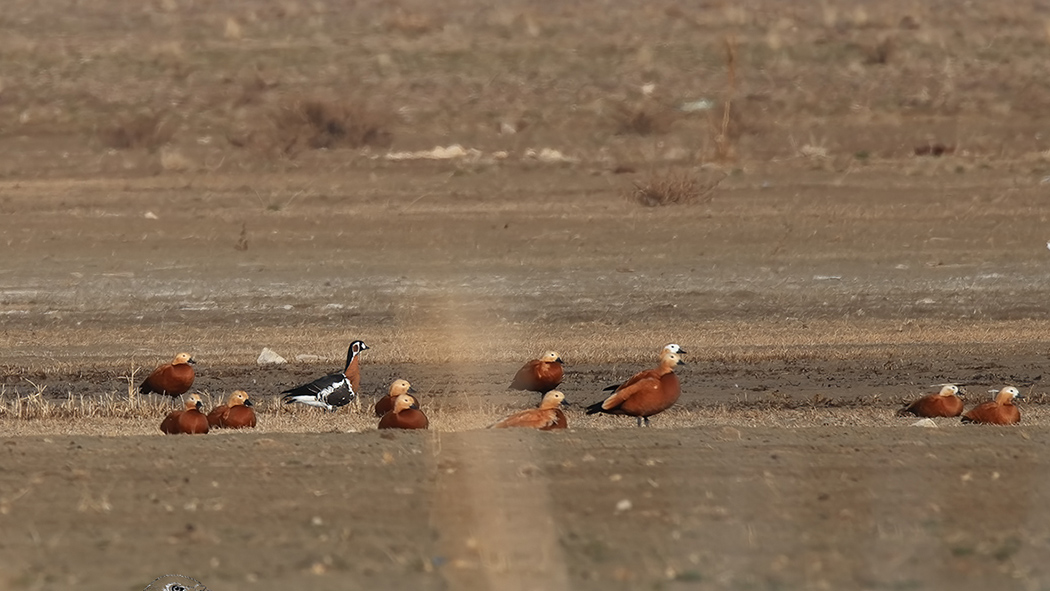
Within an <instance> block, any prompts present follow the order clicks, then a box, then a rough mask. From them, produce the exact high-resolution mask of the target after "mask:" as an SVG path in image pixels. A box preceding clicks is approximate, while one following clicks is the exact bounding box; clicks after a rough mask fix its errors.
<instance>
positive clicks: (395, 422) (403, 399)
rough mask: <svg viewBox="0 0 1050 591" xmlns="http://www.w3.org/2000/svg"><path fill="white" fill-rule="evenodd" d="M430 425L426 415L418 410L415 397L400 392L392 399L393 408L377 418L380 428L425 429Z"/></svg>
mask: <svg viewBox="0 0 1050 591" xmlns="http://www.w3.org/2000/svg"><path fill="white" fill-rule="evenodd" d="M429 425H430V421H429V420H427V415H425V414H423V411H421V410H419V405H418V404H417V403H416V399H415V398H412V397H411V396H409V395H408V394H402V395H400V396H398V397H397V400H394V408H393V410H391V411H390V412H388V413H386V414H385V415H383V418H381V419H379V428H380V429H426V428H427V426H429Z"/></svg>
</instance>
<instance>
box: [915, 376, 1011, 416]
mask: <svg viewBox="0 0 1050 591" xmlns="http://www.w3.org/2000/svg"><path fill="white" fill-rule="evenodd" d="M961 392H962V390H960V389H959V387H958V386H956V385H955V384H943V385H942V386H941V390H940V392H936V393H934V394H930V395H928V396H923V397H922V398H920V399H918V400H916V401H914V402H912V403H910V404H908V405H907V406H905V407H904V408H902V409H900V410H899V411H897V415H898V416H904V415H915V416H917V417H930V418H932V417H957V416H959V415H962V422H964V423H987V424H990V425H1016V424H1017V423H1020V422H1021V411H1020V410H1019V409H1018V408H1017V405H1015V404H1014V400H1016V399H1017V398H1019V397H1020V396H1021V393H1020V392H1019V391H1018V390H1017V388H1015V387H1013V386H1006V387H1005V388H1003V389H1001V390H998V391H996V390H990V392H992V393H994V394H995V399H994V400H989V401H987V402H982V403H980V404H978V405H977V406H975V407H973V408H971V409H970V410H969V412H967V413H966V414H963V407H964V406H965V403H963V400H962V398H960V397H959V394H960V393H961Z"/></svg>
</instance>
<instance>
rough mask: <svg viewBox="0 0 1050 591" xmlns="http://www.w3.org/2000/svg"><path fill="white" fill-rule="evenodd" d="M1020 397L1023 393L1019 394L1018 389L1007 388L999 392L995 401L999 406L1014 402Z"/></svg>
mask: <svg viewBox="0 0 1050 591" xmlns="http://www.w3.org/2000/svg"><path fill="white" fill-rule="evenodd" d="M1020 395H1021V392H1019V391H1018V390H1017V388H1014V387H1013V386H1007V387H1005V388H1003V389H1002V390H999V393H998V394H997V395H996V396H995V401H996V402H998V403H999V404H1006V403H1008V402H1013V401H1014V400H1015V399H1016V398H1017V397H1018V396H1020Z"/></svg>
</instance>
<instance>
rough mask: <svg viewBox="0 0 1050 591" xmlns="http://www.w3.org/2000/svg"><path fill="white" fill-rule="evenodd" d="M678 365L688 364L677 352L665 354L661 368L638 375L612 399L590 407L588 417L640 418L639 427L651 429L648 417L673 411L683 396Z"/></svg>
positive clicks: (661, 358) (626, 383)
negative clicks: (616, 416) (677, 374)
mask: <svg viewBox="0 0 1050 591" xmlns="http://www.w3.org/2000/svg"><path fill="white" fill-rule="evenodd" d="M677 365H685V362H684V361H682V358H681V357H679V356H678V354H677V353H671V352H664V354H663V355H662V356H661V357H660V366H659V367H657V368H656V369H650V370H646V371H643V372H639V373H637V374H635V375H634V376H633V377H631V379H629V380H627V381H626V382H624V383H623V384H622V385H621V386H620V387H619V388H617V389H616V391H615V392H613V393H612V395H611V396H609V397H608V398H606V399H605V400H603V401H601V402H597V403H595V404H592V405H591V406H589V407H587V414H589V415H592V414H595V413H605V414H611V415H628V416H632V417H638V426H639V427H640V426H642V421H645V426H646V427H648V426H649V417H651V416H653V415H655V414H657V413H661V412H663V411H665V410H667V409H668V408H671V406H672V405H674V403H675V402H677V401H678V397H679V396H680V395H681V393H682V388H681V385H680V384H679V382H678V376H676V375H675V374H674V368H675V366H677Z"/></svg>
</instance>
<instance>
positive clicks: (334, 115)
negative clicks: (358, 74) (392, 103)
mask: <svg viewBox="0 0 1050 591" xmlns="http://www.w3.org/2000/svg"><path fill="white" fill-rule="evenodd" d="M389 120H390V118H389V117H387V116H384V115H382V114H380V113H378V112H376V111H374V110H372V109H370V108H368V107H366V106H365V105H363V104H362V103H360V102H350V101H344V100H326V99H321V98H308V99H303V100H297V101H293V102H291V103H290V104H288V105H286V106H284V107H282V108H280V109H279V110H278V111H277V114H276V115H274V117H273V124H274V129H275V131H276V136H275V137H274V141H275V142H276V145H277V147H278V148H279V149H280V151H281V152H283V153H285V154H294V153H296V152H298V151H299V150H302V149H314V150H319V149H332V148H361V147H365V146H376V147H384V148H385V147H389V146H390V143H391V138H392V134H391V133H390V131H389V129H388V124H389Z"/></svg>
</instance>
